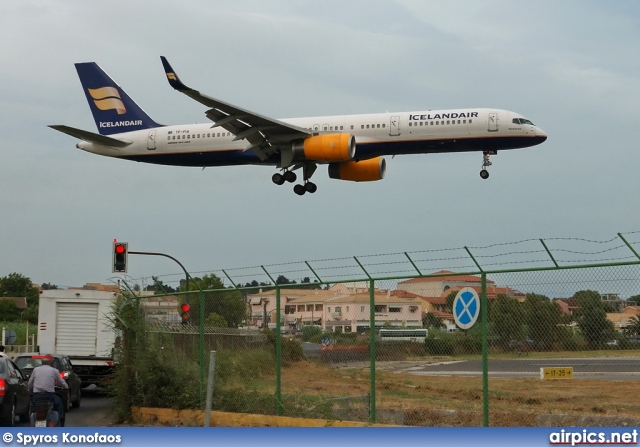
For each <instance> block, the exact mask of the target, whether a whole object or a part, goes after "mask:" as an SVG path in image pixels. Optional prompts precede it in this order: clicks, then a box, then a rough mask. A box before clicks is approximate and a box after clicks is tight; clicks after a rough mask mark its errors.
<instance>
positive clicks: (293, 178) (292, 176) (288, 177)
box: [284, 171, 298, 183]
mask: <svg viewBox="0 0 640 447" xmlns="http://www.w3.org/2000/svg"><path fill="white" fill-rule="evenodd" d="M297 178H298V176H297V175H296V173H295V172H293V171H286V172H285V173H284V179H285V180H286V181H288V182H289V183H293V182H295V181H296V179H297Z"/></svg>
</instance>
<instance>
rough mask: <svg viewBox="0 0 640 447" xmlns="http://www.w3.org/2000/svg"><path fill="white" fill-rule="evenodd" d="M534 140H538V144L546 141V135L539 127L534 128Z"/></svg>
mask: <svg viewBox="0 0 640 447" xmlns="http://www.w3.org/2000/svg"><path fill="white" fill-rule="evenodd" d="M536 138H538V139H539V140H540V143H543V142H545V141H546V140H547V133H546V132H545V131H544V130H542V129H540V128H539V127H536Z"/></svg>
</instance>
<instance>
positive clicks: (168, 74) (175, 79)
mask: <svg viewBox="0 0 640 447" xmlns="http://www.w3.org/2000/svg"><path fill="white" fill-rule="evenodd" d="M167 78H168V79H169V80H171V81H177V80H178V77H177V76H176V75H175V73H167Z"/></svg>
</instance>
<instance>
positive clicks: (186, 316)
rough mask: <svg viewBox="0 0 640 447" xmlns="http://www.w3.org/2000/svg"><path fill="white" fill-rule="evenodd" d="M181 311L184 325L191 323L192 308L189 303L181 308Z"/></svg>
mask: <svg viewBox="0 0 640 447" xmlns="http://www.w3.org/2000/svg"><path fill="white" fill-rule="evenodd" d="M180 310H181V311H182V313H181V314H180V317H181V318H182V324H187V323H188V322H189V318H190V316H189V310H191V306H189V305H188V304H187V303H184V304H182V306H180Z"/></svg>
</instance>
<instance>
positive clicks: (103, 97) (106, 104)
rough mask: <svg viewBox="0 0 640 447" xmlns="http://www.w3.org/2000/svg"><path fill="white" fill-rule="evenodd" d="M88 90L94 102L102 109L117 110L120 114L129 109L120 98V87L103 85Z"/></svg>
mask: <svg viewBox="0 0 640 447" xmlns="http://www.w3.org/2000/svg"><path fill="white" fill-rule="evenodd" d="M88 90H89V94H90V95H91V97H92V98H93V103H94V104H95V105H96V107H97V108H99V109H100V110H115V111H116V112H118V115H124V114H125V113H127V109H126V107H125V106H124V104H123V102H122V100H121V99H120V93H119V92H118V89H116V88H114V87H102V88H95V89H91V88H90V89H88Z"/></svg>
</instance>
